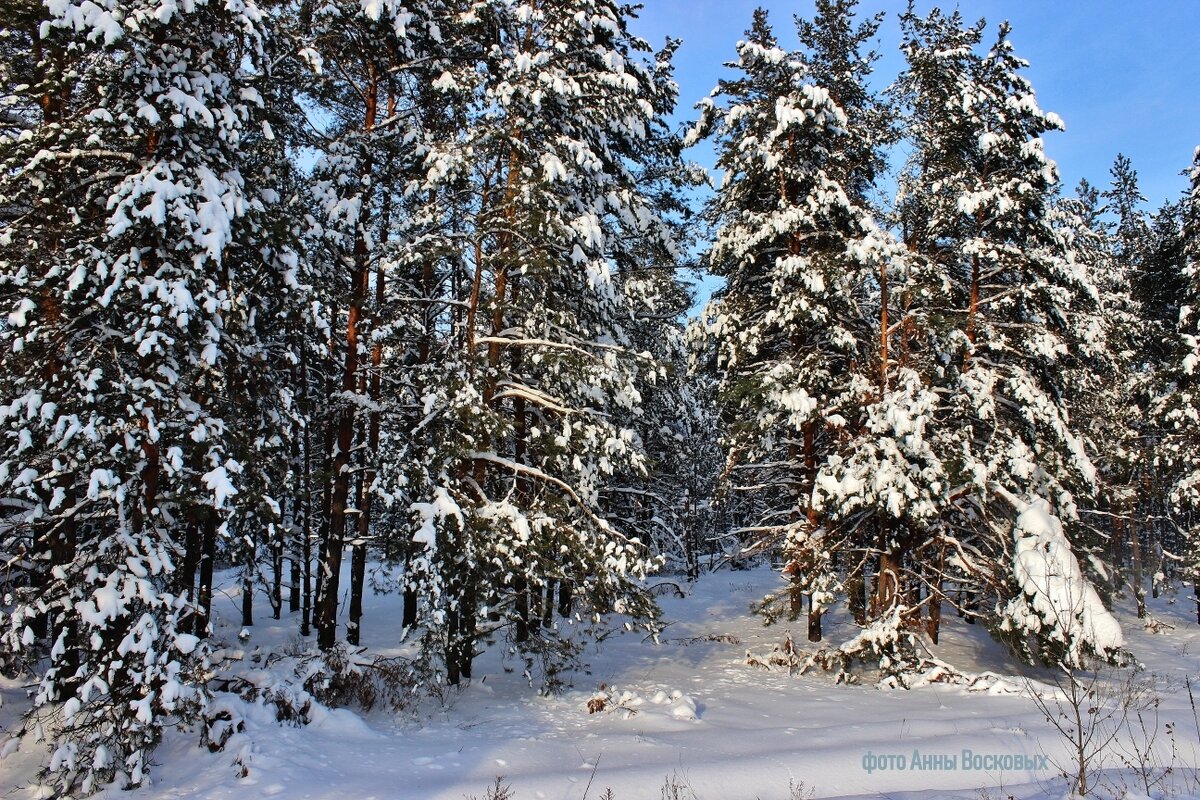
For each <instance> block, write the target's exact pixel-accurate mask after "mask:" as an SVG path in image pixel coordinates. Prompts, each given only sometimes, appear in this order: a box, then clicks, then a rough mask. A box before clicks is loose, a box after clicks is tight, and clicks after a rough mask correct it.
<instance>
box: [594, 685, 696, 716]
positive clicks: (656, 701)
mask: <svg viewBox="0 0 1200 800" xmlns="http://www.w3.org/2000/svg"><path fill="white" fill-rule="evenodd" d="M580 699H581V702H580V704H579V707H580V710H582V711H586V712H587V713H589V714H599V713H604V712H607V713H615V714H617V715H618V716H619V717H620V718H621V719H630V718H631V717H633V716H634V715H636V714H640V713H645V714H647V715H650V716H660V717H668V718H670V719H676V720H698V719H700V708H701V706H700V704H699V703H697V702H696V700H695V699H694V698H692V697H691V696H689V695H686V694H684V693H683V692H682V691H680V690H679V689H670V688H666V687H659V688H657V689H656V690H655V691H654V693H653V694H651V695H650V696H649V697H645V696H643V695H641V694H639V693H637V692H634V691H629V690H621V689H618V688H616V687H607V686H603V685H602V686H601V687H600V690H599V691H598V692H595V693H593V694H591V695H587V696H586V697H581V698H580Z"/></svg>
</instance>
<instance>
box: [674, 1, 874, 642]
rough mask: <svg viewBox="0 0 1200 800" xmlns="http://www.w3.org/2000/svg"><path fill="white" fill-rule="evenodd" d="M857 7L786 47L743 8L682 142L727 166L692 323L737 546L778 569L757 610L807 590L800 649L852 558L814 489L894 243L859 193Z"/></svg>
mask: <svg viewBox="0 0 1200 800" xmlns="http://www.w3.org/2000/svg"><path fill="white" fill-rule="evenodd" d="M854 6H855V4H854V3H850V2H823V3H820V4H819V5H818V15H817V17H816V18H815V19H814V20H813V21H812V22H811V23H803V24H801V30H800V33H801V38H802V41H803V42H804V43H805V45H806V47H807V48H808V49H807V50H806V51H804V52H797V53H789V52H786V51H785V50H783V49H782V48H781V47H780V46H779V44H778V42H777V41H776V39H775V36H774V33H773V31H772V29H771V25H770V23H769V21H768V18H767V14H766V12H765V11H763V10H762V9H759V10H758V11H756V12H755V14H754V19H753V23H752V25H751V28H750V29H749V30H748V31H747V32H746V39H745V40H744V41H742V42H739V43H738V46H737V52H738V59H737V61H735V62H732V63H731V64H729V66H730V68H732V69H735V70H737V71H738V72H739V75H738V76H737V77H735V78H733V79H729V80H722V81H721V83H720V84H719V86H718V87H717V89H716V91H715V92H714V94H713V96H712V97H710V98H708V99H707V100H705V101H704V102H703V103H702V104H701V118H700V120H699V122H698V123H697V125H696V127H695V129H694V130H693V132H692V134H691V138H692V140H693V141H694V140H697V139H699V138H700V137H709V136H711V137H714V138H715V140H716V145H717V150H718V161H717V166H718V167H719V168H720V169H722V170H724V172H725V176H724V179H723V180H722V183H721V185H720V187H719V188H718V190H717V193H716V195H715V196H714V198H713V199H712V201H710V203H709V205H708V208H707V211H706V213H707V215H708V216H709V219H710V221H711V222H712V224H713V225H714V226H715V227H716V239H715V241H714V243H713V246H712V248H711V249H710V250H709V252H708V253H707V255H706V260H707V266H708V268H709V270H710V271H711V272H712V273H714V274H716V275H719V276H721V277H723V278H725V281H726V284H725V286H724V288H722V289H721V290H719V292H718V293H717V295H716V296H715V298H714V300H713V302H712V303H711V304H710V306H709V307H708V308H707V309H706V310H705V312H704V314H703V320H702V324H703V325H705V326H706V329H707V330H706V336H707V338H709V340H710V341H711V342H713V343H714V345H715V362H716V363H715V367H716V370H717V373H718V375H719V388H718V406H719V408H720V411H721V414H722V417H723V421H724V427H725V431H726V436H727V440H726V449H727V464H726V467H725V475H726V479H727V481H728V486H727V489H728V491H730V492H732V493H740V492H753V493H754V495H755V496H756V498H757V501H758V505H759V508H758V510H757V513H756V515H755V518H753V519H749V520H746V523H747V524H745V525H743V526H742V528H741V529H740V533H741V534H743V535H744V536H746V537H747V540H748V545H747V549H748V550H749V551H752V552H754V551H768V552H780V553H782V555H783V557H784V559H785V560H786V562H787V566H786V570H785V571H786V572H787V573H788V574H789V575H790V589H789V591H788V593H787V596H786V597H779V598H768V601H767V602H768V606H778V605H779V604H780V603H782V604H783V605H784V606H785V607H786V609H785V613H789V614H791V615H793V616H794V615H795V614H797V613H799V612H800V611H801V603H802V601H803V597H805V596H807V597H808V602H809V638H810V639H812V640H819V639H820V637H821V626H820V618H821V614H822V612H823V611H824V610H825V609H827V608H828V607H830V605H831V604H832V603H833V602H834V601H835V597H836V595H837V594H839V593H841V592H842V590H843V589H842V581H841V579H840V577H839V574H838V566H839V565H838V564H835V562H834V558H835V554H838V557H842V555H841V554H842V553H853V552H854V550H855V549H854V548H851V547H848V546H847V544H846V542H843V541H840V540H839V536H841V535H842V534H841V532H840V531H839V530H838V526H837V517H838V514H837V512H836V511H834V510H833V509H830V510H831V511H834V513H832V514H829V515H828V517H823V515H822V511H821V508H820V506H819V505H818V504H817V503H814V502H813V491H814V487H815V485H816V483H817V476H818V474H819V472H820V471H821V469H822V465H823V464H825V463H826V462H827V461H828V460H829V459H831V458H837V454H838V451H839V448H840V442H841V441H842V440H844V439H845V438H846V437H847V436H848V435H852V433H851V429H852V428H853V426H854V423H855V421H857V420H858V418H859V409H860V407H861V405H862V403H863V402H864V400H865V399H866V398H868V397H869V396H870V395H871V394H872V393H873V391H874V387H875V381H874V379H873V376H874V374H875V373H874V371H873V370H871V368H870V366H869V362H870V352H871V350H872V340H871V335H870V329H871V322H872V320H871V319H870V309H869V308H868V307H864V306H863V302H864V300H865V298H866V295H867V294H868V292H869V287H870V286H871V285H872V284H873V283H874V281H875V280H876V279H877V276H878V275H879V274H880V273H881V271H886V269H887V267H886V265H887V263H888V260H889V259H890V257H891V256H892V251H893V250H894V243H893V242H892V241H891V240H890V238H889V237H888V236H887V235H886V234H885V233H884V232H882V231H881V230H880V229H879V227H878V226H877V224H876V221H875V214H874V212H873V210H872V209H871V208H870V206H869V204H868V203H867V202H866V200H865V194H866V192H867V191H868V190H869V188H870V186H871V182H872V180H873V178H874V175H875V173H876V171H877V170H878V168H879V165H880V156H879V148H880V147H881V146H882V144H883V143H884V138H883V137H884V133H885V132H886V125H884V124H881V122H882V116H881V114H880V112H879V109H878V108H877V107H876V106H875V104H874V103H873V101H872V100H871V98H870V95H869V93H868V92H867V90H866V89H865V86H864V81H865V78H866V75H867V74H868V72H869V69H870V63H871V60H872V59H871V58H869V57H864V56H863V55H862V54H860V52H859V49H860V48H861V47H862V45H863V43H864V42H865V41H867V40H868V39H869V38H870V37H871V36H872V35H873V34H874V30H875V27H876V26H877V24H878V20H872V21H869V22H867V23H865V24H862V25H860V26H857V27H854V26H853V25H852V18H853V10H854ZM847 65H849V66H847ZM822 80H824V81H825V82H826V83H828V84H829V85H822V83H821V81H822ZM839 101H844V102H845V103H846V107H845V108H843V107H842V106H841V105H839ZM849 558H850V559H851V560H852V559H853V558H854V556H853V555H850V556H849ZM850 571H854V568H853V566H851V570H850ZM776 613H778V612H776Z"/></svg>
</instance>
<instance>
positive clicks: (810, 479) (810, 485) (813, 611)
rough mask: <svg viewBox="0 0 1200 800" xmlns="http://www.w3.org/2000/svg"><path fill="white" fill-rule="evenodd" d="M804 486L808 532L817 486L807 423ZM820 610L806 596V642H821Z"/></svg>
mask: <svg viewBox="0 0 1200 800" xmlns="http://www.w3.org/2000/svg"><path fill="white" fill-rule="evenodd" d="M804 486H805V490H806V491H807V493H808V497H807V500H806V501H805V506H806V507H807V513H808V528H809V531H816V529H817V510H816V509H815V508H813V505H812V496H813V492H815V491H816V486H817V423H816V422H815V421H811V422H808V423H807V424H805V426H804ZM821 614H822V611H821V609H819V608H817V604H816V602H814V598H813V595H812V594H811V593H810V594H809V596H808V640H809V641H810V642H819V641H821Z"/></svg>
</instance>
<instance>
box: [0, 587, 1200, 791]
mask: <svg viewBox="0 0 1200 800" xmlns="http://www.w3.org/2000/svg"><path fill="white" fill-rule="evenodd" d="M778 580H779V579H778V576H777V575H776V574H775V573H773V572H771V571H769V570H766V569H760V570H754V571H744V572H729V571H723V572H719V573H715V574H711V575H707V576H705V577H704V578H702V579H701V581H699V582H698V583H697V584H696V585H695V586H694V587H692V588H691V589H690V593H689V595H688V596H687V597H686V598H682V599H680V598H675V597H664V598H663V600H662V606H663V610H664V612H665V614H666V617H667V619H669V620H671V621H672V623H671V624H670V625H669V626H668V627H667V628H666V630H665V631H664V632H663V634H662V636H661V637H660V642H659V643H654V642H653V641H649V640H646V639H645V638H644V635H643V634H642V633H640V632H625V631H620V632H615V633H613V635H612V636H610V637H608V638H607V639H606V640H605V641H604V642H602V643H600V644H593V645H590V646H589V647H588V649H587V652H586V653H585V656H584V658H585V660H586V661H587V663H588V667H587V669H586V670H581V671H577V672H574V673H571V674H569V675H567V676H566V680H567V681H568V683H569V684H570V686H569V688H568V689H567V690H566V691H565V692H564V693H561V694H559V695H557V696H539V695H538V694H537V693H536V692H535V691H533V690H531V689H530V687H529V684H528V682H527V681H526V679H525V678H524V677H523V676H522V671H523V666H524V665H523V663H522V662H521V661H520V660H518V659H514V658H512V657H509V658H507V659H506V658H504V657H503V654H502V652H501V651H502V648H501V647H500V646H496V647H493V648H492V649H491V650H490V651H489V652H488V653H486V654H484V655H483V656H481V657H480V659H479V660H478V662H477V665H476V674H475V677H474V680H473V682H472V683H471V685H470V686H469V687H468V688H466V689H465V690H463V691H461V692H456V693H453V694H452V695H451V696H449V697H447V698H446V700H445V701H444V702H438V701H428V702H427V703H425V704H423V705H422V706H421V707H420V708H417V709H414V710H412V711H410V712H408V713H402V714H399V715H397V714H395V713H392V712H391V711H387V710H378V709H377V710H375V711H372V712H371V713H369V714H365V715H359V714H357V713H355V712H354V711H351V710H345V709H337V710H332V711H328V712H324V711H322V712H320V713H318V714H317V715H316V717H317V718H316V720H315V721H314V722H313V723H312V724H310V725H308V726H306V727H292V726H286V725H284V726H281V725H280V724H278V723H276V722H275V721H274V720H275V718H274V713H273V711H272V710H271V709H270V708H269V707H261V706H260V707H258V708H255V707H252V706H248V707H247V708H246V709H245V713H246V714H247V717H246V729H245V732H244V734H242V735H240V736H239V737H237V738H235V739H234V740H232V741H231V742H230V743H229V746H228V747H227V748H226V750H225V751H224V752H219V753H215V754H210V753H209V752H208V751H207V750H205V749H200V748H198V747H197V742H198V736H197V734H196V733H195V732H172V733H171V734H170V735H169V736H168V738H167V740H166V742H165V743H164V744H163V745H162V746H161V747H160V748H159V749H158V750H157V751H156V754H155V766H154V768H153V776H152V783H151V784H150V785H148V786H145V787H143V788H141V789H138V790H136V791H134V792H132V793H127V792H118V791H116V790H111V791H110V792H109V794H110V795H111V796H114V797H121V798H128V800H167V798H171V799H172V800H184V799H185V798H186V799H187V800H192V799H195V800H199V799H200V798H205V800H225V799H226V798H228V799H229V800H233V799H234V798H237V800H243V799H244V798H250V799H253V798H260V797H262V798H267V797H282V798H288V800H392V799H393V798H401V799H403V798H413V799H414V800H416V799H418V798H419V799H421V800H424V799H426V798H428V799H429V800H434V799H445V800H450V799H451V798H452V799H453V800H462V798H464V796H470V795H475V796H478V797H480V798H483V797H485V793H486V791H487V788H488V786H489V785H491V784H492V783H494V781H495V779H496V777H497V776H503V777H504V783H506V784H509V785H511V787H512V792H513V795H512V796H513V797H514V798H515V800H533V799H534V798H547V799H548V800H584V799H585V798H592V799H593V800H596V799H597V798H601V797H602V796H603V795H604V792H605V791H606V790H607V789H611V790H612V793H613V797H614V798H616V800H643V799H645V800H651V799H658V798H680V800H684V799H687V800H692V798H698V800H725V799H726V798H728V799H729V800H735V799H738V798H746V799H747V800H750V799H751V798H760V799H761V800H792V799H793V798H800V797H816V798H834V797H842V798H847V797H889V798H897V800H901V799H902V798H923V799H924V798H943V797H945V798H948V797H972V798H980V797H994V798H1006V797H1008V796H1009V795H1013V796H1015V797H1018V798H1034V797H1037V798H1042V797H1062V796H1063V795H1064V793H1065V788H1064V783H1063V782H1062V780H1061V779H1059V778H1056V775H1057V774H1058V770H1057V769H1055V767H1054V766H1052V765H1049V766H1046V767H1045V768H1034V769H1028V768H1026V767H1025V766H1022V767H1020V768H1011V767H1010V768H1005V769H998V768H991V769H988V768H984V767H985V765H984V763H983V759H984V758H987V757H989V756H991V757H995V756H1019V757H1020V758H1015V759H1014V758H1009V759H1007V760H1005V761H1003V762H1002V763H1004V764H1011V762H1013V761H1022V760H1024V761H1026V763H1027V764H1035V763H1037V762H1038V758H1037V757H1038V756H1048V757H1049V758H1050V760H1051V761H1062V762H1064V763H1065V762H1066V760H1067V759H1066V756H1067V750H1066V748H1065V745H1064V743H1063V741H1062V740H1061V738H1060V737H1057V735H1056V734H1054V733H1052V730H1051V727H1050V725H1049V723H1048V722H1047V721H1046V720H1045V718H1044V716H1043V714H1042V713H1041V712H1040V711H1039V710H1038V708H1037V707H1036V705H1035V704H1034V703H1033V701H1032V700H1031V699H1030V697H1029V696H1028V695H1027V694H1025V693H1023V691H1019V690H1023V689H1024V688H1025V683H1024V681H1023V680H1022V679H1021V678H1020V677H1017V676H1018V671H1017V668H1016V667H1015V665H1014V663H1013V662H1012V661H1011V659H1009V658H1008V657H1007V655H1006V654H1005V653H1004V651H1003V650H1002V648H1000V647H999V646H998V645H996V644H995V643H994V642H992V641H991V640H990V639H989V638H988V637H987V635H986V633H985V632H984V631H982V630H980V629H979V628H978V627H977V626H968V625H965V624H963V623H962V621H961V620H959V619H958V618H956V617H950V618H948V619H947V621H946V623H947V624H946V627H945V629H944V634H943V642H942V644H941V645H940V646H939V647H938V649H937V655H938V657H939V658H941V659H943V660H945V661H948V662H950V663H952V664H954V665H955V666H956V667H958V668H960V669H962V670H964V671H970V672H983V671H994V672H997V673H1002V674H1005V675H1009V676H1013V679H1012V680H1006V681H999V682H996V681H993V682H991V683H992V684H993V686H992V690H991V691H990V692H988V691H976V692H969V691H967V690H966V689H964V688H962V687H960V686H947V685H932V686H928V687H925V688H921V689H914V690H908V691H906V690H880V689H876V688H874V687H873V686H871V685H870V682H869V681H868V682H867V683H866V684H865V685H857V686H845V685H836V686H835V685H833V683H832V681H831V680H830V678H829V676H827V675H825V674H822V673H820V672H809V673H807V674H805V675H789V674H788V673H787V672H786V671H774V672H763V671H761V670H757V669H754V668H751V667H749V666H747V665H746V663H745V660H746V659H745V656H746V651H747V649H750V650H753V651H755V652H758V653H763V652H765V651H768V650H769V649H770V648H771V647H772V646H773V645H775V644H777V643H779V642H780V641H781V640H782V638H783V636H784V632H785V627H783V626H775V627H771V628H764V627H763V625H762V624H761V622H760V620H759V619H758V618H756V617H755V616H754V615H753V614H752V613H751V612H750V605H751V603H752V602H753V601H755V600H757V599H759V598H761V597H762V595H763V594H765V593H766V592H768V591H770V590H771V589H772V588H773V587H775V586H776V585H777V581H778ZM234 585H236V584H235V582H233V581H230V586H231V587H232V586H234ZM235 591H236V590H235V589H232V588H230V589H228V590H227V591H226V592H225V593H223V594H218V598H219V600H218V603H219V605H218V608H217V611H218V612H219V614H220V616H221V619H222V621H221V622H220V627H219V629H218V637H219V638H221V639H224V640H225V641H227V642H230V643H231V644H232V645H233V646H234V647H240V648H242V649H243V650H244V651H245V652H246V655H247V658H246V659H245V661H243V662H242V663H243V665H244V666H243V667H241V668H242V669H246V668H249V667H250V666H251V665H252V661H253V655H254V654H255V652H256V648H257V652H258V653H259V654H261V653H262V652H264V651H266V650H268V649H271V648H275V649H278V648H280V647H282V646H285V645H287V644H288V643H289V642H290V641H292V640H295V639H296V634H295V630H296V625H295V620H294V619H290V618H289V617H288V616H287V615H285V618H284V619H283V620H282V621H281V622H274V621H272V620H269V619H265V618H264V619H261V620H260V621H259V624H257V625H256V626H255V627H254V628H253V629H252V631H251V633H250V638H249V640H248V641H246V642H244V643H239V641H238V638H237V633H238V630H239V629H238V628H237V627H236V626H234V627H231V625H232V624H233V623H236V621H237V620H238V613H237V598H236V594H235ZM367 603H368V605H367V609H366V615H365V620H364V622H365V629H364V644H366V645H368V646H369V647H370V648H371V649H372V650H373V651H377V652H383V653H398V652H401V651H402V648H398V647H397V645H396V643H397V639H398V636H399V610H398V603H397V601H396V598H394V597H391V596H374V597H369V598H368V599H367ZM1152 611H1153V614H1154V615H1155V616H1156V617H1157V618H1158V619H1160V620H1161V621H1163V622H1166V623H1167V624H1169V625H1173V626H1174V628H1173V629H1164V630H1163V631H1162V632H1160V633H1151V632H1149V631H1146V630H1144V629H1143V628H1142V627H1141V625H1140V624H1139V623H1138V620H1136V618H1134V617H1133V615H1132V614H1131V613H1129V609H1127V608H1124V607H1122V608H1121V609H1120V613H1119V617H1120V621H1121V623H1122V626H1123V627H1124V632H1125V635H1126V638H1127V640H1128V643H1129V646H1130V649H1131V650H1132V651H1133V652H1134V653H1135V655H1136V656H1137V657H1138V659H1139V660H1140V661H1141V662H1142V663H1143V664H1144V665H1145V667H1146V674H1147V675H1152V676H1156V679H1157V680H1158V682H1159V684H1160V686H1161V690H1160V694H1161V698H1162V704H1161V707H1160V708H1159V722H1160V729H1159V732H1158V734H1157V746H1158V748H1159V753H1158V754H1157V755H1156V756H1155V757H1154V760H1155V762H1156V764H1157V765H1159V766H1173V768H1174V774H1173V775H1172V776H1171V778H1170V782H1171V783H1172V784H1173V787H1174V788H1172V789H1170V790H1169V791H1168V790H1167V788H1166V787H1165V786H1163V787H1160V788H1159V789H1157V790H1155V791H1153V792H1151V794H1152V795H1153V796H1166V795H1169V796H1173V797H1187V796H1200V782H1198V779H1197V777H1196V772H1195V768H1196V767H1197V765H1198V764H1200V744H1198V742H1200V731H1198V730H1197V723H1196V721H1195V718H1194V717H1193V710H1192V708H1191V705H1190V703H1189V699H1188V695H1187V692H1186V691H1185V690H1184V688H1183V687H1184V678H1185V676H1190V677H1191V679H1192V684H1193V686H1195V685H1196V682H1197V681H1196V679H1197V674H1198V671H1200V626H1197V625H1196V624H1195V621H1194V617H1193V616H1192V615H1193V611H1192V605H1191V602H1190V598H1189V597H1183V596H1180V598H1179V599H1178V602H1175V603H1169V602H1167V599H1166V598H1162V599H1160V600H1157V601H1153V605H1152ZM844 624H845V623H844V622H842V623H839V621H838V620H837V619H833V620H829V621H827V624H826V633H827V635H828V636H829V638H830V640H831V641H840V640H842V639H845V638H846V637H847V635H848V633H849V631H848V630H847V629H845V628H844V627H843V626H844ZM797 636H798V638H799V637H801V636H802V632H801V631H800V630H799V629H798V630H797ZM803 644H804V643H803V642H800V641H798V642H797V645H798V646H803ZM1026 674H1027V675H1028V676H1029V677H1031V678H1034V679H1038V680H1042V681H1045V680H1049V677H1050V673H1048V672H1045V671H1027V672H1026ZM2 688H3V698H4V706H3V708H0V724H2V725H4V726H5V727H6V728H9V727H11V725H12V724H13V720H14V717H15V715H16V714H17V713H18V711H19V710H20V709H21V708H23V704H24V700H23V699H22V698H23V693H22V691H21V690H20V687H18V686H16V685H15V684H12V683H9V684H5V685H4V686H3V687H2ZM600 692H603V694H604V696H605V698H606V706H607V707H606V708H605V709H604V710H602V711H599V712H598V713H589V710H588V701H589V699H591V698H593V697H595V696H597V694H598V693H600ZM1149 721H1150V717H1147V722H1149ZM1166 722H1171V723H1172V728H1173V733H1171V734H1168V733H1167V732H1166V728H1165V723H1166ZM1172 744H1173V745H1174V750H1175V754H1174V755H1173V756H1172V755H1171V746H1172ZM964 750H970V751H971V753H972V759H971V761H972V763H970V764H968V763H966V762H965V761H964V753H963V751H964ZM914 751H916V754H917V755H919V756H920V757H922V765H923V766H931V767H935V768H934V769H916V768H914V766H915V765H914V764H913V763H912V762H913V756H914ZM42 755H43V750H42V749H41V746H40V745H37V744H34V743H25V744H23V745H22V746H21V749H20V750H19V751H16V752H13V753H11V754H9V755H8V757H7V758H6V759H5V760H3V761H0V787H8V788H7V789H5V790H4V791H2V792H0V796H3V797H12V798H21V799H22V800H23V799H24V798H32V797H34V796H36V794H37V790H36V789H35V788H33V787H32V786H31V785H30V778H31V776H32V773H33V769H34V767H35V766H36V764H37V762H38V760H39V759H40V758H41V757H42ZM938 756H941V757H943V758H941V759H936V760H935V758H930V757H938ZM238 757H240V758H241V759H242V761H243V762H244V764H245V770H244V771H245V772H246V774H245V775H244V776H239V774H238V773H239V772H240V771H243V768H242V766H241V765H235V764H234V759H235V758H238ZM900 757H903V762H904V763H903V768H901V767H900ZM947 757H952V758H953V767H954V768H953V769H947V768H946V767H947V766H950V765H951V762H950V761H949V758H947ZM1116 758H1117V755H1116V751H1115V750H1113V751H1112V753H1111V758H1110V763H1111V765H1112V766H1116V765H1117V763H1118V762H1117V760H1116ZM927 759H928V760H927ZM989 761H990V759H989ZM986 766H993V765H991V764H990V763H989V764H988V765H986ZM936 767H941V768H936ZM969 767H979V768H975V769H972V768H969ZM1125 777H1126V778H1131V779H1132V776H1131V775H1129V774H1126V776H1125ZM1119 779H1120V774H1119V773H1118V772H1116V771H1115V770H1114V771H1109V772H1107V773H1105V775H1103V776H1102V790H1103V791H1104V792H1105V793H1106V794H1110V795H1111V794H1113V793H1114V792H1113V787H1114V785H1115V784H1116V783H1118V781H1119ZM1135 781H1136V779H1132V780H1131V783H1130V786H1129V788H1131V789H1135V788H1139V787H1138V786H1137V785H1136V783H1135ZM668 784H674V785H675V787H676V790H675V791H674V792H673V793H672V791H671V790H670V789H669V787H668V788H666V789H665V788H664V786H665V785H668ZM1142 791H1144V790H1142ZM1118 796H1119V794H1118ZM1131 796H1133V797H1138V796H1140V795H1139V794H1133V795H1131Z"/></svg>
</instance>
